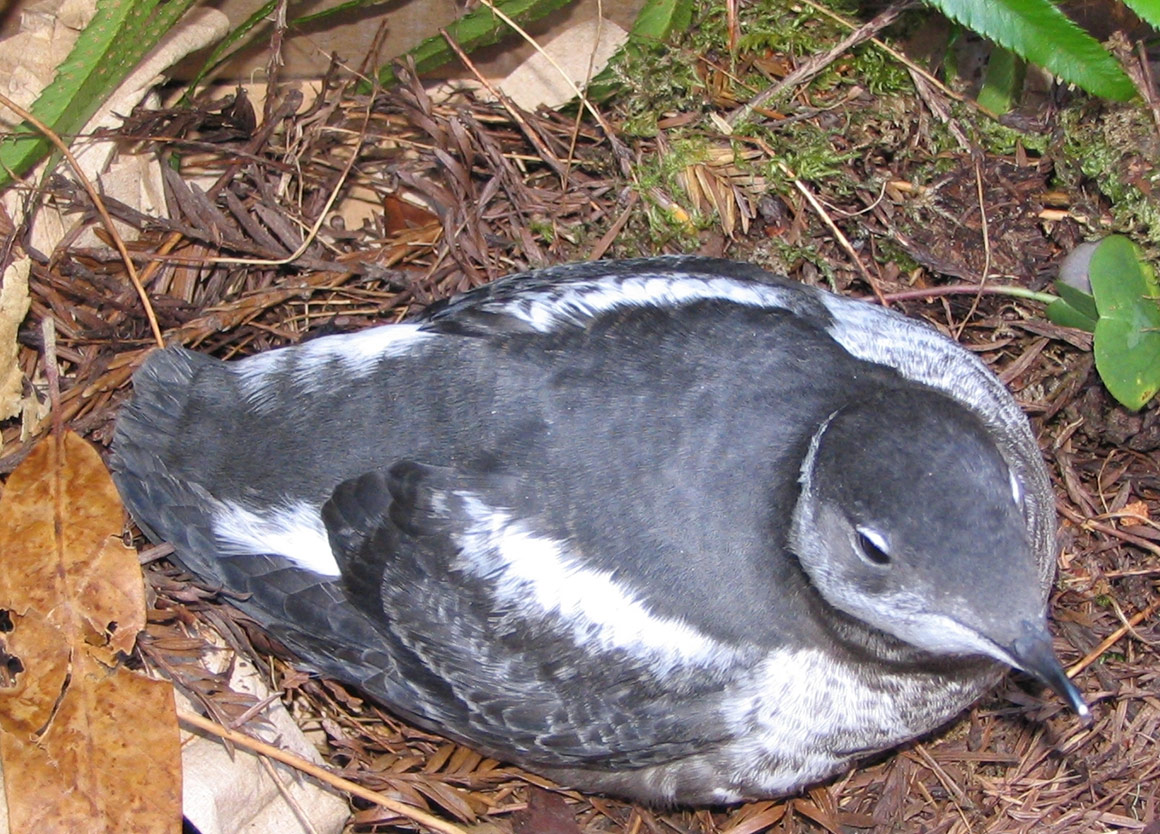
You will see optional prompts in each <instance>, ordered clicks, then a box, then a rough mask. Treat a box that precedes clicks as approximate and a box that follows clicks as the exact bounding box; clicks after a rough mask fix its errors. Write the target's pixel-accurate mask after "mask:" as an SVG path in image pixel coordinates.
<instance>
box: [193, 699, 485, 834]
mask: <svg viewBox="0 0 1160 834" xmlns="http://www.w3.org/2000/svg"><path fill="white" fill-rule="evenodd" d="M177 717H178V719H179V720H180V721H181V722H182V723H184V724H186V725H188V726H190V727H196V728H197V729H199V730H204V731H205V732H207V733H212V734H213V735H215V736H217V737H218V738H221V739H224V740H226V741H229V742H232V743H233V744H236V745H238V746H239V747H245V748H246V749H247V750H252V751H253V752H255V753H257V754H258V755H261V756H268V757H269V758H271V759H274V760H275V761H279V762H281V763H282V764H284V765H289V766H290V767H293V768H295V769H296V770H299V771H301V772H303V773H305V774H307V775H308V776H313V777H314V778H315V779H317V780H319V781H320V782H325V783H326V784H328V785H331V786H332V787H335V788H338V789H339V790H342V791H346V792H347V793H351V794H354V795H355V796H357V797H359V798H360V799H365V800H366V801H367V802H373V803H374V804H376V805H379V806H381V807H383V808H386V809H387V810H388V811H391V812H392V813H395V814H398V815H399V816H401V817H404V818H406V819H409V820H411V821H412V822H415V823H418V824H419V825H422V826H424V827H426V828H428V829H429V830H431V831H437V832H440V834H467V832H465V831H464V830H463V829H462V828H460V827H459V826H458V825H454V824H452V823H449V822H446V821H444V820H441V819H439V818H438V817H435V816H432V815H431V814H428V813H427V812H426V811H421V810H420V809H418V808H415V807H414V806H412V805H407V804H406V803H403V802H399V801H398V800H395V799H391V798H389V797H386V796H383V795H382V794H380V793H376V792H375V791H371V790H367V789H366V788H364V787H363V786H362V785H359V784H357V783H355V782H352V781H350V780H349V779H343V778H342V777H341V776H337V775H335V774H333V773H331V772H330V771H329V770H327V769H326V768H324V767H320V766H319V765H316V764H314V763H313V762H308V761H307V760H306V759H303V758H302V757H301V756H296V755H294V754H293V753H290V752H287V751H285V750H281V749H279V748H277V747H275V746H273V745H272V744H267V743H266V742H264V741H258V740H257V739H255V738H251V737H250V736H248V735H246V734H245V733H240V732H238V731H237V730H231V729H229V728H227V727H223V726H222V725H220V724H218V723H217V722H216V721H211V720H210V719H208V718H205V717H204V716H201V715H198V714H197V713H196V712H189V711H188V710H183V709H179V710H177Z"/></svg>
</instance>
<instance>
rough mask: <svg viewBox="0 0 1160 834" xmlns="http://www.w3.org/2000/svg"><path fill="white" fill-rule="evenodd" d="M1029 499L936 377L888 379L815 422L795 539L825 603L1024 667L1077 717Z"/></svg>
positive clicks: (918, 641) (935, 643)
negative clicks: (914, 382)
mask: <svg viewBox="0 0 1160 834" xmlns="http://www.w3.org/2000/svg"><path fill="white" fill-rule="evenodd" d="M1025 500H1029V499H1028V497H1027V496H1025V495H1024V489H1023V485H1022V483H1021V481H1020V478H1019V476H1018V475H1017V474H1016V473H1015V472H1013V471H1012V469H1011V467H1010V466H1009V465H1008V463H1007V461H1005V460H1004V458H1003V455H1002V454H1001V453H1000V451H999V448H998V447H997V445H996V442H995V440H994V438H993V437H992V435H991V433H990V432H989V431H988V430H987V427H986V426H985V425H984V424H983V423H982V421H981V420H979V419H978V418H977V417H976V416H975V415H974V414H972V413H971V412H970V411H969V410H968V409H966V408H964V407H963V406H961V405H959V404H957V403H956V402H954V401H953V400H951V399H950V398H949V397H947V396H945V395H942V394H939V393H937V392H934V391H929V390H926V389H919V388H904V389H891V390H887V391H883V392H881V393H880V394H878V395H876V396H874V397H872V398H869V399H864V400H861V401H858V402H854V403H851V404H848V405H846V406H844V407H843V408H841V409H839V410H838V411H836V412H834V414H832V415H831V416H830V417H829V419H827V420H826V421H825V422H824V423H823V424H822V425H821V426H820V427H819V428H818V429H817V431H816V432H815V434H814V436H813V438H812V440H811V442H810V446H809V450H808V452H807V454H806V457H805V460H804V462H803V465H802V470H801V493H800V497H799V499H798V503H797V506H796V508H795V510H794V520H793V528H792V532H791V546H792V548H793V550H794V551H795V553H796V554H797V556H798V558H799V560H800V561H801V565H802V567H803V569H804V570H805V572H806V573H807V575H808V576H809V577H810V580H811V582H812V583H813V585H814V586H815V588H816V589H817V591H818V593H820V594H821V596H822V597H823V598H824V599H825V600H826V601H827V602H828V603H829V604H830V605H833V606H834V607H836V608H838V609H839V610H841V611H843V612H845V613H846V614H848V615H850V616H852V617H854V618H856V619H857V620H859V621H861V622H863V623H865V624H867V625H869V626H872V627H874V628H876V629H878V630H880V631H884V632H886V633H888V634H891V635H893V636H894V637H896V638H898V639H900V640H902V641H904V642H906V643H908V644H910V645H912V646H915V647H917V648H919V649H922V650H924V651H927V652H929V653H931V654H934V655H940V656H946V655H983V656H987V657H992V658H995V659H997V660H1000V661H1002V662H1004V663H1007V664H1009V665H1011V666H1014V667H1016V668H1019V669H1022V670H1023V671H1025V672H1028V673H1030V674H1032V675H1034V676H1035V677H1037V678H1039V679H1040V680H1041V681H1043V682H1044V683H1046V684H1048V685H1049V686H1051V687H1052V688H1053V689H1054V690H1056V691H1057V692H1058V693H1059V694H1060V695H1061V696H1062V697H1063V698H1064V699H1065V700H1066V701H1067V702H1068V703H1069V704H1070V705H1071V707H1072V708H1073V709H1074V710H1075V711H1076V713H1077V714H1079V715H1080V716H1081V717H1082V718H1085V719H1086V718H1087V717H1088V716H1089V712H1088V708H1087V705H1086V704H1085V703H1084V701H1083V698H1082V696H1081V695H1080V694H1079V692H1078V690H1077V689H1076V688H1075V687H1074V686H1073V685H1072V683H1071V682H1070V681H1069V680H1068V678H1067V675H1066V674H1065V673H1064V671H1063V668H1062V667H1061V666H1060V664H1059V661H1058V660H1057V659H1056V657H1055V654H1054V652H1053V651H1052V648H1051V637H1050V635H1049V633H1048V631H1047V620H1046V605H1047V589H1046V588H1045V587H1044V586H1043V583H1042V582H1041V580H1040V569H1039V562H1038V557H1037V554H1036V553H1035V552H1034V549H1033V547H1032V544H1031V543H1030V540H1029V535H1028V529H1027V522H1026V520H1025V516H1024V511H1023V502H1024V501H1025Z"/></svg>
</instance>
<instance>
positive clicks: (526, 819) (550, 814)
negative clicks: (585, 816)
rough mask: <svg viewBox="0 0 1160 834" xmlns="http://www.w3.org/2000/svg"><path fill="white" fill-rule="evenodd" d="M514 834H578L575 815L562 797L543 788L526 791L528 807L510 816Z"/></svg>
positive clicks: (578, 828) (578, 827) (578, 829)
mask: <svg viewBox="0 0 1160 834" xmlns="http://www.w3.org/2000/svg"><path fill="white" fill-rule="evenodd" d="M512 828H513V829H514V831H515V834H580V826H579V824H578V823H577V822H576V813H575V812H574V811H572V810H571V809H570V808H569V807H568V805H567V803H566V802H564V797H562V796H560V795H559V794H557V793H552V792H550V791H546V790H544V789H543V788H537V787H534V786H533V787H532V788H530V789H529V790H528V807H527V808H524V809H523V810H522V811H517V812H515V813H514V814H512Z"/></svg>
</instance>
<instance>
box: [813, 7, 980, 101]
mask: <svg viewBox="0 0 1160 834" xmlns="http://www.w3.org/2000/svg"><path fill="white" fill-rule="evenodd" d="M802 2H803V3H805V4H806V5H807V6H809V7H810V8H811V9H813V10H814V11H816V12H818V13H819V14H823V15H825V16H826V17H828V18H830V20H833V21H835V22H836V23H839V24H841V25H842V26H845V27H846V28H847V29H855V28H856V26H855V25H854V24H853V23H851V22H850V21H848V20H846V18H844V17H842V16H841V15H840V14H836V13H835V12H833V11H831V10H830V9H827V8H826V7H825V6H821V5H819V4H817V3H815V2H814V1H813V0H802ZM870 43H872V44H874V45H875V46H876V47H878V48H879V49H881V50H882V51H883V52H885V53H886V54H887V55H889V56H890V57H891V58H893V59H894V60H895V61H898V63H900V64H902V65H903V66H904V67H906V68H907V69H908V70H910V72H912V73H914V74H915V75H918V76H920V77H921V78H923V79H924V80H925V81H926V82H927V83H928V84H931V85H932V86H934V87H935V88H937V89H938V90H939V92H941V93H942V94H943V95H945V96H947V97H948V98H953V99H954V100H955V101H957V102H959V103H960V104H966V105H968V106H969V107H973V108H974V109H975V110H977V111H978V112H980V113H982V114H983V115H984V116H986V117H987V118H989V119H995V120H996V121H997V120H998V118H999V117H998V116H997V115H996V114H995V113H993V112H992V111H990V110H988V109H987V108H986V107H983V105H981V104H979V103H978V102H977V101H975V100H974V99H971V98H968V97H966V96H963V95H960V94H958V93H956V92H955V91H954V90H952V89H951V88H950V87H948V86H947V85H946V84H944V83H942V82H941V81H939V80H938V79H937V78H935V76H933V75H932V74H931V73H930V72H928V71H927V70H925V69H923V68H922V67H920V66H919V65H918V64H916V63H914V61H912V60H910V59H909V58H907V57H906V56H905V55H903V54H902V53H901V52H899V51H898V50H897V49H895V48H894V47H892V46H890V45H889V44H887V43H885V42H884V41H881V40H879V39H878V38H870Z"/></svg>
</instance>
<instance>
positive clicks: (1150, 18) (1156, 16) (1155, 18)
mask: <svg viewBox="0 0 1160 834" xmlns="http://www.w3.org/2000/svg"><path fill="white" fill-rule="evenodd" d="M1124 4H1125V5H1126V6H1127V7H1128V8H1129V9H1131V10H1132V11H1134V12H1135V13H1136V16H1137V17H1139V18H1140V19H1141V20H1143V21H1146V22H1148V23H1150V24H1152V28H1154V29H1160V0H1124Z"/></svg>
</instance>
